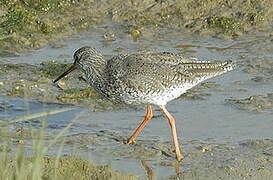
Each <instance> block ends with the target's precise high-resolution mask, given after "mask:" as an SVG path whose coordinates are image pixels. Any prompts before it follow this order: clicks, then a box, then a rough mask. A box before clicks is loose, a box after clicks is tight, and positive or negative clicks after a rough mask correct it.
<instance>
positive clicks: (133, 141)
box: [125, 138, 136, 144]
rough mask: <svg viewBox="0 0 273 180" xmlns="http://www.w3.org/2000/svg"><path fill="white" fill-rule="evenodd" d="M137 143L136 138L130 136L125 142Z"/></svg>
mask: <svg viewBox="0 0 273 180" xmlns="http://www.w3.org/2000/svg"><path fill="white" fill-rule="evenodd" d="M135 143H136V140H135V139H134V138H129V139H128V140H127V141H126V142H125V144H135Z"/></svg>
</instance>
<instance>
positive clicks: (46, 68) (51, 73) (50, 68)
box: [39, 61, 70, 78]
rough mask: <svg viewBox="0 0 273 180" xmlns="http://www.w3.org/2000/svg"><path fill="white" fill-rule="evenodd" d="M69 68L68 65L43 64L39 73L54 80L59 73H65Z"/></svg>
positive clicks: (52, 62)
mask: <svg viewBox="0 0 273 180" xmlns="http://www.w3.org/2000/svg"><path fill="white" fill-rule="evenodd" d="M69 66H70V64H60V63H58V62H55V61H49V62H43V63H42V64H41V67H40V71H39V72H40V73H41V75H43V76H45V77H48V78H55V77H56V76H58V75H59V74H60V73H62V72H63V71H65V70H66V69H67V68H68V67H69Z"/></svg>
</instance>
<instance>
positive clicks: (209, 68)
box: [183, 61, 236, 81]
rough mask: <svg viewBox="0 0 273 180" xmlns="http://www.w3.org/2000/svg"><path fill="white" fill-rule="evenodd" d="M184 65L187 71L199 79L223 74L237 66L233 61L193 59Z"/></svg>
mask: <svg viewBox="0 0 273 180" xmlns="http://www.w3.org/2000/svg"><path fill="white" fill-rule="evenodd" d="M183 66H184V67H183V68H184V70H185V71H186V73H187V74H189V75H191V76H193V77H195V78H196V80H198V81H203V80H206V79H209V78H212V77H215V76H218V75H221V74H223V73H226V72H228V71H231V70H233V69H235V67H236V65H235V63H234V62H232V61H225V62H222V61H216V62H210V61H193V62H189V63H184V64H183Z"/></svg>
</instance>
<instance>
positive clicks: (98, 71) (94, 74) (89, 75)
mask: <svg viewBox="0 0 273 180" xmlns="http://www.w3.org/2000/svg"><path fill="white" fill-rule="evenodd" d="M106 64H107V62H106V60H104V59H103V58H102V59H101V60H100V61H96V63H94V62H93V63H92V65H91V66H89V65H86V66H83V68H82V70H83V72H84V74H85V77H86V79H87V81H88V83H89V84H90V85H91V86H92V87H94V88H95V89H97V88H98V86H101V85H103V84H104V80H105V78H104V77H105V69H106Z"/></svg>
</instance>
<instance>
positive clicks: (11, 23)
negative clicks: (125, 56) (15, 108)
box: [0, 0, 273, 52]
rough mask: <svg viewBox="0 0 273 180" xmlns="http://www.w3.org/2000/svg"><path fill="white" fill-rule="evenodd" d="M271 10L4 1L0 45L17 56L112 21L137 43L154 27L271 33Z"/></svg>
mask: <svg viewBox="0 0 273 180" xmlns="http://www.w3.org/2000/svg"><path fill="white" fill-rule="evenodd" d="M272 7H273V1H271V0H263V1H258V0H248V1H245V0H239V1H233V0H227V1H221V0H215V1H210V0H198V1H195V0H183V1H179V0H165V1H154V0H147V1H131V0H125V1H121V0H113V1H106V2H105V1H89V0H79V1H71V0H60V1H54V0H24V1H15V0H5V1H1V2H0V27H1V28H0V45H1V49H4V50H9V51H12V52H13V51H22V50H26V49H33V48H40V47H42V46H44V45H46V44H48V43H50V42H55V41H57V40H59V39H62V37H63V36H64V35H71V34H73V33H77V32H79V31H82V30H85V29H87V28H90V27H92V26H94V25H95V24H99V23H104V22H108V21H111V22H118V23H120V24H121V25H123V28H124V29H123V31H125V32H128V34H130V33H131V34H132V36H133V37H132V38H133V39H134V40H137V39H138V38H139V35H140V34H139V33H137V34H136V33H132V32H135V30H137V31H138V32H142V31H144V32H145V30H146V31H147V29H149V28H150V27H152V28H154V29H156V28H158V27H169V28H175V29H179V30H180V29H184V30H187V31H189V32H191V33H200V34H203V35H206V34H208V35H219V36H221V35H222V34H223V33H224V34H225V36H226V37H233V36H234V35H242V34H244V33H249V32H250V33H252V32H259V31H263V32H264V31H269V32H272V27H271V24H272V21H271V19H272V18H273V16H272V11H271V9H272ZM141 35H142V34H141Z"/></svg>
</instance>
